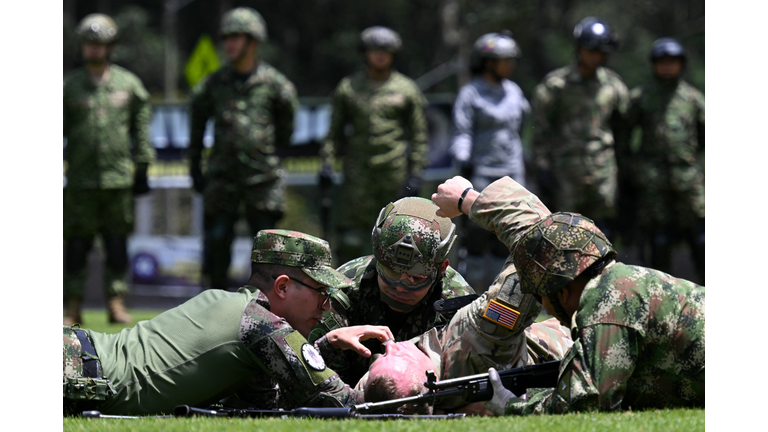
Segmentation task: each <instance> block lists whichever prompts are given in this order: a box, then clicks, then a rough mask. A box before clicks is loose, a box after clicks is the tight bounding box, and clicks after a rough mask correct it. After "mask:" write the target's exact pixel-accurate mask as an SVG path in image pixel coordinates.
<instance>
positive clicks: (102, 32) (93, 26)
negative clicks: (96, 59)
mask: <svg viewBox="0 0 768 432" xmlns="http://www.w3.org/2000/svg"><path fill="white" fill-rule="evenodd" d="M75 33H76V34H77V36H78V37H79V38H80V41H82V42H97V43H101V44H110V43H113V42H114V41H115V40H116V39H117V24H115V21H114V20H112V18H110V17H109V16H108V15H104V14H100V13H94V14H90V15H88V16H86V17H85V18H83V19H82V20H81V21H80V23H79V24H77V28H76V29H75Z"/></svg>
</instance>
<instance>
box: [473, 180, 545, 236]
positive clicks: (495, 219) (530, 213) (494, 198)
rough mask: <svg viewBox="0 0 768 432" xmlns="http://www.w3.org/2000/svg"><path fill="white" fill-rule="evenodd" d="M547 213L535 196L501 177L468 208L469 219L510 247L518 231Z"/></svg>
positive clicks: (521, 231)
mask: <svg viewBox="0 0 768 432" xmlns="http://www.w3.org/2000/svg"><path fill="white" fill-rule="evenodd" d="M550 213H551V212H550V211H549V209H547V207H546V206H545V205H544V204H543V203H542V202H541V200H539V198H538V197H537V196H536V195H534V194H532V193H531V192H529V191H528V190H527V189H526V188H524V187H523V186H521V185H520V184H519V183H517V182H516V181H514V180H512V179H511V178H509V177H502V178H500V179H499V180H496V181H495V182H493V183H491V184H490V185H489V186H488V187H487V188H485V189H484V190H483V192H482V193H481V194H480V195H479V196H478V197H477V199H476V200H475V202H474V204H472V208H471V209H470V211H469V218H470V219H471V220H472V221H474V222H475V223H477V224H478V225H480V226H481V227H483V228H485V229H487V230H489V231H492V232H494V233H496V236H497V237H498V238H499V240H500V241H501V242H502V243H504V244H505V245H507V248H508V249H509V250H512V247H513V245H514V244H515V241H516V240H517V237H518V236H519V235H520V234H522V233H523V232H524V231H525V230H527V229H528V228H529V227H530V226H531V225H533V224H535V223H536V222H538V221H540V220H541V219H542V218H544V217H546V216H547V215H549V214H550Z"/></svg>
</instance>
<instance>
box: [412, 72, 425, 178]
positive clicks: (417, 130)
mask: <svg viewBox="0 0 768 432" xmlns="http://www.w3.org/2000/svg"><path fill="white" fill-rule="evenodd" d="M426 106H427V99H426V98H425V97H424V95H423V94H422V93H421V91H420V90H419V89H418V88H416V86H415V84H414V95H413V97H412V98H411V106H410V108H411V109H410V113H409V115H408V120H407V123H408V129H409V130H410V133H411V137H410V138H411V139H410V142H411V164H410V167H411V171H410V173H409V174H411V175H421V171H422V170H423V169H424V167H425V166H427V165H429V161H428V159H427V151H428V149H429V147H428V143H427V119H426V118H425V117H424V109H425V108H426Z"/></svg>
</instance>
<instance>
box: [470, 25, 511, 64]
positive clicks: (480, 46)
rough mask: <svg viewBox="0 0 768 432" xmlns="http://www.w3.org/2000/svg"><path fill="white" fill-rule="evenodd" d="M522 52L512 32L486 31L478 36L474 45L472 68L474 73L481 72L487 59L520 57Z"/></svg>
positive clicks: (471, 58) (471, 60)
mask: <svg viewBox="0 0 768 432" xmlns="http://www.w3.org/2000/svg"><path fill="white" fill-rule="evenodd" d="M521 54H522V52H521V51H520V48H519V47H518V46H517V42H515V40H514V39H512V32H510V31H508V30H504V31H502V32H501V33H486V34H484V35H482V36H480V37H479V38H477V40H476V41H475V44H474V45H473V46H472V54H471V56H470V59H469V65H470V69H471V70H472V72H473V73H479V72H481V71H482V69H483V60H485V59H509V58H518V57H520V55H521Z"/></svg>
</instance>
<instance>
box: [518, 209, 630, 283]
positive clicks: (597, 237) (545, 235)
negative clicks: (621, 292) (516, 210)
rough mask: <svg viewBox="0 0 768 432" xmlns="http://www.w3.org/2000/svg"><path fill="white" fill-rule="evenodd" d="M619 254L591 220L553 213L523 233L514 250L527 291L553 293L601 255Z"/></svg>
mask: <svg viewBox="0 0 768 432" xmlns="http://www.w3.org/2000/svg"><path fill="white" fill-rule="evenodd" d="M603 257H605V258H606V259H611V258H615V257H616V251H615V250H614V249H613V246H612V245H611V242H609V241H608V239H606V238H605V235H604V234H603V233H602V231H600V229H599V228H598V227H597V226H596V225H595V223H594V222H592V220H590V219H587V218H585V217H584V216H582V215H580V214H578V213H553V214H551V215H549V216H547V217H546V218H545V219H542V220H541V221H539V222H537V223H536V224H535V225H534V226H532V227H531V228H530V229H528V231H526V232H525V233H523V234H522V236H521V238H520V240H518V241H517V243H516V244H515V246H514V249H513V251H512V260H513V261H514V264H515V267H516V268H517V271H518V274H519V275H520V285H521V290H522V292H523V293H525V294H535V295H539V296H550V295H554V294H555V293H557V292H558V291H560V290H561V289H563V287H565V285H566V284H568V283H569V282H570V281H572V280H574V279H575V278H576V277H577V276H578V275H580V274H581V273H582V272H583V271H584V270H586V269H587V268H589V266H591V265H592V264H594V263H595V262H597V261H598V260H599V259H601V258H603Z"/></svg>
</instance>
